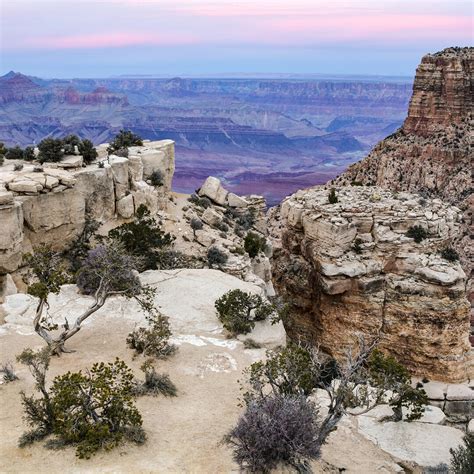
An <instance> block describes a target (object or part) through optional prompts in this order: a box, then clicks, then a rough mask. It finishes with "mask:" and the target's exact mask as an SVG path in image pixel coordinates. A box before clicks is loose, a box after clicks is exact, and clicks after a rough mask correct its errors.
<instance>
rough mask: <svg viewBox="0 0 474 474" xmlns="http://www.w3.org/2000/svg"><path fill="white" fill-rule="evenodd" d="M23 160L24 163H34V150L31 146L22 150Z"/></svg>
mask: <svg viewBox="0 0 474 474" xmlns="http://www.w3.org/2000/svg"><path fill="white" fill-rule="evenodd" d="M23 159H24V160H25V161H34V160H35V159H36V156H35V149H34V148H33V147H32V146H27V147H26V148H25V149H24V150H23Z"/></svg>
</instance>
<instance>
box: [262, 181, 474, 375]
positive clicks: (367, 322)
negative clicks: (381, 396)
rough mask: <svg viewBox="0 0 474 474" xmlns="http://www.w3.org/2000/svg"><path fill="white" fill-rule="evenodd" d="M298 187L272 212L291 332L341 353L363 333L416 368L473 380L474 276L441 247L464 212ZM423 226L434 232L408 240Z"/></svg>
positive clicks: (404, 199) (276, 271)
mask: <svg viewBox="0 0 474 474" xmlns="http://www.w3.org/2000/svg"><path fill="white" fill-rule="evenodd" d="M335 189H336V193H337V197H338V202H337V203H335V204H330V203H329V202H328V195H329V189H328V188H324V187H315V188H311V189H307V190H303V191H299V192H297V193H296V194H294V195H293V196H291V197H289V198H287V199H286V200H284V201H283V202H282V204H281V206H280V209H279V211H278V210H274V211H273V212H272V213H271V224H270V225H271V227H272V229H271V234H272V239H273V246H274V261H273V263H274V265H273V279H274V284H275V286H276V288H277V290H279V291H280V292H281V293H282V294H283V295H284V296H285V297H286V298H287V299H288V300H289V301H290V303H291V318H290V323H289V328H288V329H289V331H290V332H291V333H292V335H293V336H302V337H304V338H305V339H309V340H310V341H312V342H313V343H315V344H319V345H320V346H321V347H322V349H324V350H325V351H327V352H328V353H330V354H331V355H333V356H335V357H336V358H342V357H343V356H344V354H345V351H346V350H347V348H348V346H350V345H352V344H354V343H355V342H356V340H357V337H358V335H364V336H376V335H377V334H379V333H380V335H381V347H382V348H383V349H386V350H387V351H389V352H390V353H392V354H394V355H395V356H396V357H397V358H398V359H399V360H400V361H401V362H402V363H404V364H405V365H406V366H407V367H408V368H409V369H410V370H411V371H412V373H414V374H417V375H420V376H426V377H428V378H430V379H434V380H447V381H461V380H466V379H467V378H469V376H470V375H471V376H472V366H470V363H471V359H470V356H469V354H470V347H469V342H468V336H469V303H468V301H467V299H466V292H465V281H466V275H465V273H464V271H463V270H462V268H461V266H460V264H459V262H448V261H447V260H445V259H443V258H442V257H441V256H440V254H439V251H440V250H441V249H444V248H446V247H448V246H449V245H450V244H451V242H452V240H453V239H454V238H455V237H456V235H457V234H458V233H459V220H460V215H461V211H460V210H459V209H458V208H455V207H452V206H449V205H448V204H445V203H443V202H442V201H441V200H439V199H433V200H428V201H427V200H425V199H421V198H420V197H419V196H416V195H413V194H409V193H398V194H393V193H391V192H389V191H386V190H383V189H381V188H376V187H359V186H352V187H340V188H335ZM413 226H421V227H423V228H424V229H425V230H426V232H427V238H426V239H424V240H422V241H421V242H420V243H416V242H415V241H414V240H413V239H412V238H409V237H407V236H406V233H407V231H408V229H409V228H410V227H413Z"/></svg>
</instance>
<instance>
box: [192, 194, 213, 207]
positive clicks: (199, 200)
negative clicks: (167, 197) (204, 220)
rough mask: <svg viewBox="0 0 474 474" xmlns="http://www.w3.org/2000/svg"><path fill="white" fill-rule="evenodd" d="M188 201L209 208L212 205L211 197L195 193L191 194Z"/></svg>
mask: <svg viewBox="0 0 474 474" xmlns="http://www.w3.org/2000/svg"><path fill="white" fill-rule="evenodd" d="M188 201H189V202H191V203H193V204H194V205H196V206H198V207H202V208H203V209H207V208H208V207H210V206H212V202H211V200H210V199H209V198H207V197H206V196H204V197H200V196H198V195H197V194H194V193H193V194H191V196H189V198H188Z"/></svg>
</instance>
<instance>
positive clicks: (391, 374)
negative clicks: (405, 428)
mask: <svg viewBox="0 0 474 474" xmlns="http://www.w3.org/2000/svg"><path fill="white" fill-rule="evenodd" d="M368 369H369V383H370V384H371V385H372V386H373V387H375V388H385V389H386V390H387V391H391V392H392V394H391V395H390V396H389V397H388V400H387V402H388V404H389V405H390V407H391V408H392V410H393V416H392V418H391V419H392V420H393V421H401V420H402V417H403V413H402V408H408V409H409V414H408V415H407V417H406V420H407V421H414V420H418V419H419V418H421V416H422V415H423V412H424V410H425V409H424V407H425V405H427V404H428V397H427V395H426V393H425V391H424V390H423V389H422V388H420V387H413V386H412V384H411V376H410V373H409V372H408V370H407V369H406V368H405V367H404V366H403V365H402V364H400V363H399V362H398V361H397V360H396V359H395V358H394V357H392V356H390V355H385V354H383V353H382V352H381V351H380V350H378V349H375V350H374V351H373V352H372V353H371V355H370V357H369V360H368Z"/></svg>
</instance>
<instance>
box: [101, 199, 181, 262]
mask: <svg viewBox="0 0 474 474" xmlns="http://www.w3.org/2000/svg"><path fill="white" fill-rule="evenodd" d="M108 236H109V237H110V238H111V239H115V240H117V241H119V242H121V243H122V244H123V245H124V247H125V250H126V251H127V252H129V253H130V254H132V255H134V256H136V257H137V258H140V259H141V261H142V267H143V268H142V270H153V269H156V268H158V264H159V262H158V259H159V251H160V250H165V249H167V248H168V247H170V245H171V244H172V243H173V240H174V237H173V236H172V235H171V234H168V233H166V232H164V231H162V230H161V227H160V226H159V225H158V223H157V222H156V220H155V219H154V218H153V217H151V215H150V211H149V210H148V209H147V207H146V206H145V205H143V204H141V205H140V206H139V207H138V209H137V212H136V215H135V218H134V220H133V221H132V222H126V223H125V224H122V225H120V226H118V227H116V228H115V229H112V230H111V231H110V232H109V233H108Z"/></svg>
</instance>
